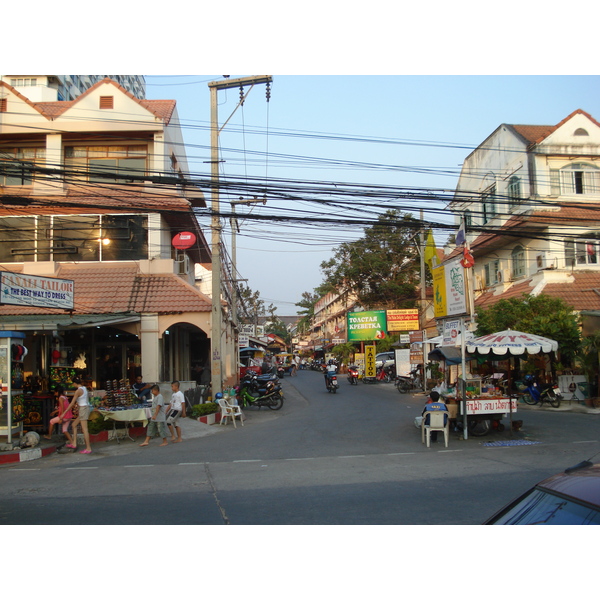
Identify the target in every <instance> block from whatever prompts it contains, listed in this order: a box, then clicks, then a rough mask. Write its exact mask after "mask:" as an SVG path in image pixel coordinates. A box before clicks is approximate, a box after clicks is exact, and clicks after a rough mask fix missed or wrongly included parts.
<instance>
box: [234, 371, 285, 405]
mask: <svg viewBox="0 0 600 600" xmlns="http://www.w3.org/2000/svg"><path fill="white" fill-rule="evenodd" d="M259 377H262V378H263V379H262V380H260V379H259ZM267 377H268V378H267ZM276 382H277V376H276V375H275V376H267V375H262V376H256V375H251V374H249V373H248V374H246V375H245V376H244V377H243V378H242V380H241V382H240V386H239V387H238V388H237V397H238V402H239V404H240V406H242V407H247V406H258V407H259V408H260V407H262V406H266V407H267V408H270V409H271V410H279V409H280V408H281V407H282V406H283V392H282V391H281V386H280V385H278V384H277V383H276Z"/></svg>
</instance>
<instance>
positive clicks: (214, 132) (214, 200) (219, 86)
mask: <svg viewBox="0 0 600 600" xmlns="http://www.w3.org/2000/svg"><path fill="white" fill-rule="evenodd" d="M272 80H273V78H272V77H271V76H270V75H260V76H256V77H240V78H237V79H224V80H220V81H211V82H210V83H209V84H208V87H209V89H210V148H211V151H210V162H211V186H212V192H211V211H212V218H211V230H212V236H211V246H212V248H211V250H212V251H211V268H212V320H211V330H212V331H211V357H212V358H211V382H210V383H211V392H212V397H213V399H214V397H215V394H217V393H218V392H222V391H223V373H222V364H223V358H224V356H223V309H222V306H221V229H222V227H221V219H220V217H219V133H220V132H221V129H222V128H221V129H219V118H218V91H219V90H226V89H230V88H239V89H240V91H242V90H243V88H244V87H245V86H248V85H249V86H252V87H253V86H254V85H256V84H259V83H270V82H271V81H272ZM252 87H251V88H250V89H252ZM249 92H250V91H248V93H249ZM247 95H248V94H246V96H247ZM244 98H245V96H242V98H241V100H240V104H241V103H242V102H243V100H244ZM240 104H238V107H239V106H240ZM235 110H237V107H236V109H235ZM235 110H234V112H235ZM232 115H233V113H232ZM229 118H231V116H230V117H229ZM226 124H227V122H225V124H224V125H223V127H225V125H226ZM236 350H237V348H236ZM235 364H236V365H237V357H236V361H235Z"/></svg>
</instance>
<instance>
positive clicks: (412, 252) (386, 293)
mask: <svg viewBox="0 0 600 600" xmlns="http://www.w3.org/2000/svg"><path fill="white" fill-rule="evenodd" d="M418 227H419V223H418V222H417V221H415V220H414V219H413V218H412V216H411V215H409V214H403V213H402V212H401V211H399V210H389V211H387V212H385V213H384V214H383V215H381V216H380V217H379V219H378V220H377V223H376V224H375V225H373V226H371V227H367V228H365V230H364V236H363V237H362V238H360V239H358V240H356V241H353V242H344V243H343V244H341V245H340V246H338V247H337V248H336V249H335V251H334V256H333V258H331V259H330V260H328V261H324V262H322V263H321V269H322V270H323V273H324V275H325V282H324V284H323V285H324V286H326V287H327V286H328V287H329V288H331V289H333V290H338V291H342V292H343V291H350V292H353V293H354V294H356V296H357V299H358V301H359V302H360V304H362V305H363V306H364V307H365V308H366V309H375V308H380V309H384V308H414V306H415V303H416V301H417V299H418V298H417V291H416V286H415V282H418V281H419V265H420V262H419V254H418V250H417V245H416V242H415V241H413V239H412V238H413V237H414V234H415V232H416V231H417V229H418Z"/></svg>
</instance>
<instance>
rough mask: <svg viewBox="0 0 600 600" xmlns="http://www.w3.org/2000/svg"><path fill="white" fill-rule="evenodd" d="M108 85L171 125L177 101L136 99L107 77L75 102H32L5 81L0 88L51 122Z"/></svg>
mask: <svg viewBox="0 0 600 600" xmlns="http://www.w3.org/2000/svg"><path fill="white" fill-rule="evenodd" d="M106 83H110V84H112V85H114V86H115V87H116V88H117V89H119V90H120V91H121V92H122V93H123V94H125V95H126V96H128V97H129V98H131V99H132V100H134V101H135V102H137V103H138V104H139V105H140V106H143V107H144V108H145V109H146V110H147V111H149V112H151V113H152V114H153V115H154V116H156V117H159V118H161V119H162V120H163V121H164V122H165V124H166V125H168V124H169V121H170V120H171V117H172V116H173V111H174V110H175V106H176V105H177V103H176V101H175V100H140V99H139V98H136V97H135V96H134V95H133V94H132V93H131V92H128V91H127V90H126V89H125V88H124V87H122V86H121V85H119V84H118V83H117V82H116V81H113V80H112V79H110V78H109V77H105V78H104V79H102V80H101V81H97V82H96V83H95V84H94V85H92V86H91V87H90V88H88V89H87V90H86V91H85V92H83V94H81V95H79V96H77V98H75V100H63V101H61V100H58V101H55V102H32V101H31V100H29V99H28V98H27V97H25V96H23V94H21V93H19V92H18V91H17V90H16V89H15V88H13V87H12V86H10V85H8V83H6V82H4V81H0V87H7V88H8V89H10V90H11V91H12V92H13V93H14V94H15V95H17V96H18V97H19V98H20V99H21V100H24V101H25V102H27V104H29V105H30V106H32V107H33V108H35V109H36V110H37V111H38V112H39V113H40V114H42V115H43V116H44V117H46V118H47V119H49V120H52V119H56V118H57V117H59V116H60V115H62V114H63V113H64V112H65V111H66V110H68V109H69V108H71V107H73V106H75V105H76V104H77V103H78V102H79V101H80V100H81V98H84V97H85V96H87V95H89V94H90V93H91V92H92V90H94V89H96V88H97V87H99V86H101V85H103V84H106Z"/></svg>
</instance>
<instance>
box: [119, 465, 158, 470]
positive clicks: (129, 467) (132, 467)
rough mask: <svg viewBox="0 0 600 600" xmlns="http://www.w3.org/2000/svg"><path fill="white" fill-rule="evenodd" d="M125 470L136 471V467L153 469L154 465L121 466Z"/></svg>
mask: <svg viewBox="0 0 600 600" xmlns="http://www.w3.org/2000/svg"><path fill="white" fill-rule="evenodd" d="M123 466H124V467H125V468H126V469H137V468H138V467H153V466H154V465H123Z"/></svg>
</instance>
